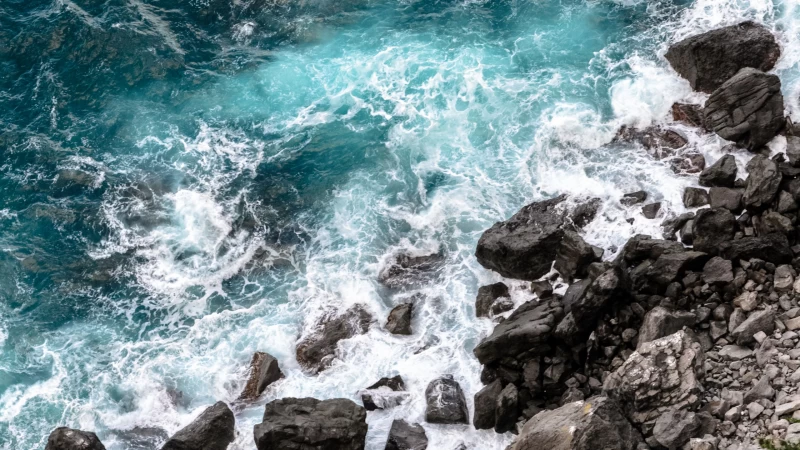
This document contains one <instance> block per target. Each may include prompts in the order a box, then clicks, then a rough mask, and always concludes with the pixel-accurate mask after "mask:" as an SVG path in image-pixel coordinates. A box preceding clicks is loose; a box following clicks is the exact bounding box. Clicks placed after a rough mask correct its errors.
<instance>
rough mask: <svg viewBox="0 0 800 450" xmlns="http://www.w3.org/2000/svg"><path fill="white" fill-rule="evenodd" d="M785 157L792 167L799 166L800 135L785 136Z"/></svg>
mask: <svg viewBox="0 0 800 450" xmlns="http://www.w3.org/2000/svg"><path fill="white" fill-rule="evenodd" d="M786 159H788V160H789V164H791V165H792V166H794V167H800V136H796V135H795V136H786Z"/></svg>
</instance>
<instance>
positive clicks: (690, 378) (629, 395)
mask: <svg viewBox="0 0 800 450" xmlns="http://www.w3.org/2000/svg"><path fill="white" fill-rule="evenodd" d="M702 377H703V350H702V348H701V345H700V343H699V342H697V340H695V339H694V338H693V337H692V336H690V334H689V333H687V332H686V331H683V330H682V331H679V332H677V333H675V334H672V335H669V336H666V337H663V338H661V339H656V340H655V341H651V342H648V343H645V344H643V345H641V346H640V347H639V348H638V349H637V351H636V352H634V353H633V354H632V355H631V356H630V357H628V359H627V360H626V361H625V363H623V364H622V366H620V367H619V368H618V369H617V370H616V371H614V372H613V373H611V374H610V375H609V376H608V377H607V378H606V380H605V382H604V383H603V392H604V395H608V396H609V397H611V398H614V399H617V400H618V401H619V403H620V405H622V407H623V409H624V410H625V412H626V415H627V417H628V418H629V419H630V420H631V421H632V422H633V423H637V424H642V423H645V422H647V421H649V420H653V419H656V418H658V416H660V415H661V413H662V412H663V410H665V409H666V408H669V407H675V408H685V407H691V406H695V405H696V404H697V403H698V402H699V397H698V396H699V394H700V393H701V392H702V386H701V384H700V379H701V378H702Z"/></svg>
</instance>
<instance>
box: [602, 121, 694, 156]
mask: <svg viewBox="0 0 800 450" xmlns="http://www.w3.org/2000/svg"><path fill="white" fill-rule="evenodd" d="M612 142H635V143H637V144H639V145H641V146H642V147H644V148H645V149H646V150H648V151H652V153H653V154H654V156H655V157H657V158H659V159H661V158H664V157H665V156H667V155H671V154H674V153H675V150H677V149H679V148H682V147H685V146H686V144H688V143H689V141H688V140H687V139H686V138H685V137H683V136H682V135H681V134H680V133H678V132H676V131H674V130H669V129H665V128H661V127H657V126H652V127H647V128H645V129H643V130H640V129H637V128H633V127H628V126H622V127H621V128H620V129H619V131H617V135H616V136H615V137H614V139H613V141H612Z"/></svg>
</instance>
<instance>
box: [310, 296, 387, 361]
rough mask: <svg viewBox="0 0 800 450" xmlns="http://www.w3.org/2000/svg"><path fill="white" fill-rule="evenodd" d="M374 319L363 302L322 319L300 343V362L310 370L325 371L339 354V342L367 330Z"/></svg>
mask: <svg viewBox="0 0 800 450" xmlns="http://www.w3.org/2000/svg"><path fill="white" fill-rule="evenodd" d="M371 322H372V316H370V314H369V313H368V312H367V311H366V310H365V309H364V307H363V306H361V305H355V306H353V307H351V308H350V309H348V310H347V311H345V312H344V313H343V314H341V315H339V316H335V317H327V318H325V319H323V320H322V321H321V322H319V323H318V324H317V325H316V327H315V328H316V329H315V330H314V331H313V332H312V333H311V334H310V335H308V336H306V337H305V338H303V339H302V340H301V341H300V342H299V343H298V344H297V349H296V354H297V362H298V363H300V366H301V367H303V369H305V370H306V371H308V372H310V373H318V372H320V371H322V370H325V369H326V368H327V367H328V366H330V364H331V363H332V362H333V359H334V357H335V356H336V348H337V345H338V344H339V341H341V340H344V339H350V338H351V337H353V336H355V335H358V334H364V333H366V332H367V331H368V330H369V327H370V323H371Z"/></svg>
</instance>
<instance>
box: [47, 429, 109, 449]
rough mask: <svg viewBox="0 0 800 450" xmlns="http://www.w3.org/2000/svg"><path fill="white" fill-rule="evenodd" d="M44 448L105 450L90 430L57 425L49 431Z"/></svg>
mask: <svg viewBox="0 0 800 450" xmlns="http://www.w3.org/2000/svg"><path fill="white" fill-rule="evenodd" d="M44 450H106V448H105V446H103V443H102V442H100V439H98V438H97V435H96V434H94V433H92V432H91V431H81V430H73V429H72V428H67V427H59V428H56V429H55V430H53V432H52V433H50V436H49V437H48V438H47V446H45V449H44Z"/></svg>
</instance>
